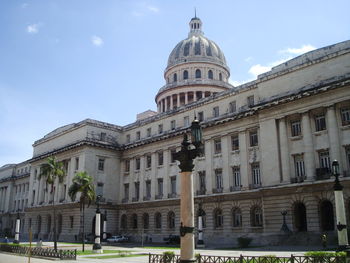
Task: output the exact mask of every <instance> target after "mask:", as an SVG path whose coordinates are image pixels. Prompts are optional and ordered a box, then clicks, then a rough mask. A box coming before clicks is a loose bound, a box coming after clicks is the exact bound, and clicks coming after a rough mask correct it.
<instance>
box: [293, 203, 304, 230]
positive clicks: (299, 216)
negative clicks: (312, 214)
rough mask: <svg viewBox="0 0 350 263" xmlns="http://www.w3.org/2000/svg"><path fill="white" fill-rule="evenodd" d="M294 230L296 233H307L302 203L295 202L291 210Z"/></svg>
mask: <svg viewBox="0 0 350 263" xmlns="http://www.w3.org/2000/svg"><path fill="white" fill-rule="evenodd" d="M293 218H294V228H295V230H296V231H297V232H304V231H307V220H306V207H305V205H304V203H302V202H297V203H295V204H294V209H293Z"/></svg>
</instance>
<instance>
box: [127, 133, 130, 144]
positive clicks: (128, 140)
mask: <svg viewBox="0 0 350 263" xmlns="http://www.w3.org/2000/svg"><path fill="white" fill-rule="evenodd" d="M126 143H130V134H127V135H126Z"/></svg>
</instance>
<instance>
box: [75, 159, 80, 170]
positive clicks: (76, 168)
mask: <svg viewBox="0 0 350 263" xmlns="http://www.w3.org/2000/svg"><path fill="white" fill-rule="evenodd" d="M77 170H79V157H76V158H75V171H77Z"/></svg>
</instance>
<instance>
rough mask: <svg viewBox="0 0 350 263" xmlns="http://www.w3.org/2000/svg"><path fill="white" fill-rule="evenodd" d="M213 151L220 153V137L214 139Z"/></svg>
mask: <svg viewBox="0 0 350 263" xmlns="http://www.w3.org/2000/svg"><path fill="white" fill-rule="evenodd" d="M214 153H215V154H218V153H221V138H219V139H215V140H214Z"/></svg>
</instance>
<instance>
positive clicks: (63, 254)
mask: <svg viewBox="0 0 350 263" xmlns="http://www.w3.org/2000/svg"><path fill="white" fill-rule="evenodd" d="M0 251H4V252H10V253H16V254H21V255H27V256H28V255H29V253H30V255H31V256H39V257H49V258H59V259H73V260H76V259H77V250H76V249H72V250H67V249H57V251H56V250H54V249H52V248H41V247H32V248H30V247H22V246H18V245H10V244H0Z"/></svg>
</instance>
